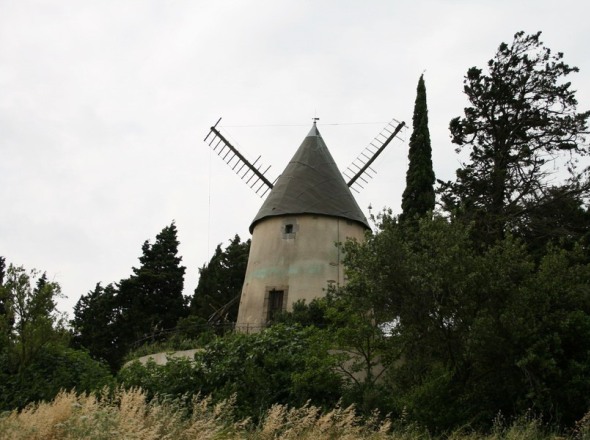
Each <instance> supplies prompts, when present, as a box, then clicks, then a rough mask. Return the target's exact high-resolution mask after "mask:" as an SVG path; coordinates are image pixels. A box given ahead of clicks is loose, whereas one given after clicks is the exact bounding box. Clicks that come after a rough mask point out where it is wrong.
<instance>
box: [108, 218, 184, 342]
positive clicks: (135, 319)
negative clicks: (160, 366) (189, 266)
mask: <svg viewBox="0 0 590 440" xmlns="http://www.w3.org/2000/svg"><path fill="white" fill-rule="evenodd" d="M178 244H179V243H178V239H177V231H176V226H175V224H174V223H172V224H171V225H170V226H167V227H165V228H164V229H163V230H162V231H161V232H160V233H159V234H158V235H157V236H156V241H155V243H154V244H150V243H149V242H148V241H146V242H145V243H144V244H143V246H142V251H143V255H142V256H141V257H140V258H139V261H140V263H141V266H140V267H139V268H133V275H131V276H130V277H129V278H127V279H124V280H121V282H120V283H119V293H118V295H117V303H118V305H119V307H121V323H122V327H123V328H124V332H125V334H127V335H128V342H130V343H133V342H136V341H138V340H140V339H143V338H146V337H148V336H150V335H155V334H157V333H159V332H161V331H163V330H169V329H173V328H174V327H175V326H176V323H177V321H178V319H179V318H181V317H183V316H186V314H187V308H186V305H185V301H184V297H183V296H182V290H183V287H184V272H185V269H186V268H185V267H184V266H181V265H180V262H181V260H182V257H179V256H178V255H177V254H178Z"/></svg>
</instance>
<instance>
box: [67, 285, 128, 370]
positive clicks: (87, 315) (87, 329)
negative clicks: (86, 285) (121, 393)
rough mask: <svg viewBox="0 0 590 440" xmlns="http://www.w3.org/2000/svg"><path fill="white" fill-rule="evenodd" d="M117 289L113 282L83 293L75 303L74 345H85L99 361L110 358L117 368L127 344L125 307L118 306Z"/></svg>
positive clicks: (81, 346)
mask: <svg viewBox="0 0 590 440" xmlns="http://www.w3.org/2000/svg"><path fill="white" fill-rule="evenodd" d="M117 293H118V292H117V289H116V287H115V286H113V285H112V284H109V285H107V286H106V287H102V286H101V285H100V283H98V284H97V285H96V287H95V288H94V290H92V291H90V292H88V294H86V295H82V296H81V297H80V299H79V300H78V302H77V303H76V305H75V306H74V319H72V321H71V326H72V330H73V338H72V341H71V342H72V346H73V347H75V348H84V349H86V350H88V352H89V353H90V355H91V356H92V357H93V358H95V359H98V360H104V361H106V362H107V363H108V364H109V365H110V366H111V369H112V370H113V371H116V370H117V369H118V367H119V366H120V362H121V360H122V359H123V357H124V356H125V350H126V347H125V346H123V344H122V339H121V332H124V331H125V330H124V328H123V326H122V325H121V324H120V313H121V308H120V307H119V306H118V305H117V300H118V298H117Z"/></svg>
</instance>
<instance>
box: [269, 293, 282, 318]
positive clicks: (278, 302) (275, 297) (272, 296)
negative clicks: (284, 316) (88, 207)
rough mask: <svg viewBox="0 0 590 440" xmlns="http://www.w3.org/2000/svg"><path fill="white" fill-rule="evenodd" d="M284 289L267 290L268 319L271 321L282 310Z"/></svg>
mask: <svg viewBox="0 0 590 440" xmlns="http://www.w3.org/2000/svg"><path fill="white" fill-rule="evenodd" d="M284 296H285V291H284V290H274V289H273V290H271V291H270V292H268V320H269V321H272V320H273V319H274V318H275V317H276V316H277V314H279V313H281V312H282V311H283V299H284Z"/></svg>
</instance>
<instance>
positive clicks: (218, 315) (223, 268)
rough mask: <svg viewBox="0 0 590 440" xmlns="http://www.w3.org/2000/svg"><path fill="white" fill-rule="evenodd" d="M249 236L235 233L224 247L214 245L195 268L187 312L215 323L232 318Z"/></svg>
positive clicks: (245, 263)
mask: <svg viewBox="0 0 590 440" xmlns="http://www.w3.org/2000/svg"><path fill="white" fill-rule="evenodd" d="M249 252H250V240H248V241H245V242H241V241H240V237H239V236H238V235H236V236H235V237H234V238H233V239H232V240H230V243H229V245H228V246H227V248H225V250H222V249H221V245H218V246H217V248H216V249H215V253H214V254H213V257H211V260H210V261H209V263H208V264H206V265H204V266H203V267H201V268H200V269H199V274H200V276H199V284H198V285H197V288H196V289H195V293H194V296H193V297H192V299H191V304H190V310H191V315H196V316H199V317H201V318H203V319H205V320H207V321H209V320H211V322H213V323H215V324H223V323H227V322H236V319H237V316H238V305H239V298H240V293H241V291H242V285H243V284H244V276H245V275H246V266H247V264H248V254H249Z"/></svg>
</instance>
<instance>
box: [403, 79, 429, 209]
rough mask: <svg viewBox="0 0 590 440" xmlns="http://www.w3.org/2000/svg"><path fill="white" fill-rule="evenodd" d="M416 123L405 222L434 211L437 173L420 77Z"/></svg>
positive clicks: (410, 154) (409, 154) (411, 142)
mask: <svg viewBox="0 0 590 440" xmlns="http://www.w3.org/2000/svg"><path fill="white" fill-rule="evenodd" d="M412 122H413V131H412V135H411V137H410V151H409V153H408V159H409V165H408V171H407V173H406V189H405V190H404V193H403V195H402V215H401V218H402V219H403V220H412V219H415V218H416V217H421V216H423V215H425V214H426V213H427V212H429V211H432V210H433V209H434V200H435V196H434V171H433V170H432V148H431V146H430V132H429V131H428V107H427V105H426V86H425V85H424V75H420V79H419V80H418V87H417V89H416V102H415V104H414V116H413V118H412Z"/></svg>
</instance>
